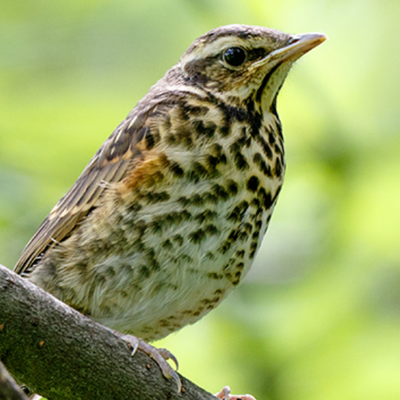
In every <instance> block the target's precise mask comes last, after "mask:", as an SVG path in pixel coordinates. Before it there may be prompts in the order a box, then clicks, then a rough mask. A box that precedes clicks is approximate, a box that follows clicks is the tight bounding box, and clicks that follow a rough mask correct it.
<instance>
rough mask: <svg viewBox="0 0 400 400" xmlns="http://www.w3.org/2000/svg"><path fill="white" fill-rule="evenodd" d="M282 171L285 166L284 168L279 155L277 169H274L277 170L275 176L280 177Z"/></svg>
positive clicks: (276, 163)
mask: <svg viewBox="0 0 400 400" xmlns="http://www.w3.org/2000/svg"><path fill="white" fill-rule="evenodd" d="M282 171H283V168H282V163H281V160H280V158H279V157H276V160H275V171H274V172H275V176H276V177H277V178H280V177H281V176H282Z"/></svg>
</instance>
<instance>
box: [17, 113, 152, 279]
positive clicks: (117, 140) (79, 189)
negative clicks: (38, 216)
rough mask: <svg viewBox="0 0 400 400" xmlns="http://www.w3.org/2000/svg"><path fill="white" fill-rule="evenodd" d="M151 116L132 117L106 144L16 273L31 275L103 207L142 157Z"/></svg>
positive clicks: (24, 255)
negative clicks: (111, 188) (54, 248)
mask: <svg viewBox="0 0 400 400" xmlns="http://www.w3.org/2000/svg"><path fill="white" fill-rule="evenodd" d="M147 115H148V113H145V114H141V115H139V116H131V115H130V116H128V118H127V119H126V120H125V121H123V122H122V123H121V124H120V125H119V126H118V127H117V128H116V129H115V131H114V132H113V133H112V135H111V136H110V137H109V138H108V139H107V140H106V141H105V142H104V143H103V145H102V146H101V147H100V149H99V150H98V152H97V153H96V154H95V155H94V157H93V158H92V160H91V161H90V163H89V165H88V166H87V167H86V168H85V170H84V171H83V172H82V174H81V175H80V177H79V178H78V180H77V181H76V182H75V184H74V186H72V188H71V189H70V190H69V192H67V194H66V195H65V196H64V197H63V198H62V199H61V200H60V201H59V202H58V203H57V204H56V206H55V207H54V208H53V210H52V211H51V212H50V214H49V215H48V216H47V218H46V219H45V220H44V221H43V223H42V224H41V225H40V227H39V228H38V230H37V231H36V233H35V234H34V236H33V237H32V239H31V240H30V241H29V243H28V244H27V245H26V247H25V249H24V250H23V252H22V254H21V257H20V259H19V260H18V262H17V264H16V266H15V268H14V271H15V272H16V273H18V274H23V275H25V276H26V275H28V274H29V273H30V272H32V270H33V269H34V267H35V261H36V260H37V258H38V257H39V256H40V255H41V254H42V253H43V252H44V251H45V250H46V249H47V248H48V246H50V245H52V244H53V243H58V242H60V241H61V240H63V239H64V238H66V237H68V236H69V234H70V233H71V231H72V230H73V229H74V228H75V227H76V226H77V224H78V223H79V222H80V221H81V220H82V218H84V217H85V216H86V215H87V214H88V213H89V211H90V210H92V209H93V208H96V207H98V206H99V204H100V201H101V200H100V198H101V196H102V194H103V193H104V192H105V191H106V190H107V188H108V187H109V186H110V184H112V183H117V182H119V181H121V180H122V179H123V178H124V176H125V175H126V173H127V172H128V171H129V170H130V168H131V166H132V164H133V160H134V159H137V157H139V156H140V154H141V151H140V150H139V148H138V147H140V146H138V143H139V142H140V141H142V140H143V139H145V140H146V136H148V135H150V127H149V126H148V123H149V121H148V120H147V118H146V116H147Z"/></svg>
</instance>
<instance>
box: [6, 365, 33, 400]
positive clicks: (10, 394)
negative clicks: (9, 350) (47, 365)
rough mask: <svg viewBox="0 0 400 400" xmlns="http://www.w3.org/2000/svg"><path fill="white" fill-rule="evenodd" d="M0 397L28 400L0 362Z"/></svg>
mask: <svg viewBox="0 0 400 400" xmlns="http://www.w3.org/2000/svg"><path fill="white" fill-rule="evenodd" d="M0 399H3V400H28V398H27V397H26V396H25V394H24V393H23V391H22V390H21V388H20V387H19V386H18V385H17V383H16V382H15V381H14V379H13V378H12V376H11V375H10V374H9V373H8V371H7V370H6V368H5V367H4V365H3V364H2V363H1V362H0Z"/></svg>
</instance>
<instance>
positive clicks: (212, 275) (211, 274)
mask: <svg viewBox="0 0 400 400" xmlns="http://www.w3.org/2000/svg"><path fill="white" fill-rule="evenodd" d="M207 276H208V277H209V278H210V279H216V280H220V279H222V278H223V276H222V275H221V274H217V273H216V272H209V273H208V274H207Z"/></svg>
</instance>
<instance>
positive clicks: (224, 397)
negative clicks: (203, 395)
mask: <svg viewBox="0 0 400 400" xmlns="http://www.w3.org/2000/svg"><path fill="white" fill-rule="evenodd" d="M230 393H231V388H230V387H229V386H224V387H223V388H222V390H221V391H220V392H219V393H216V394H215V395H214V396H216V397H218V398H219V399H221V400H256V399H255V398H254V397H253V396H252V395H251V394H239V395H234V394H230Z"/></svg>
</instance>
